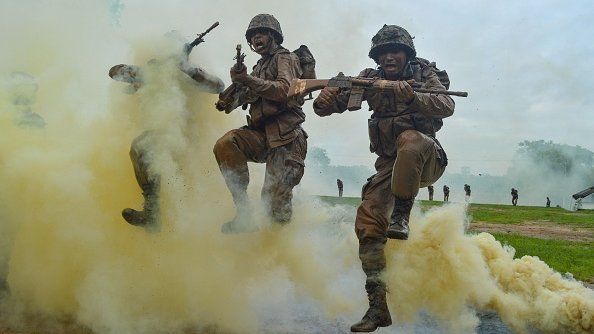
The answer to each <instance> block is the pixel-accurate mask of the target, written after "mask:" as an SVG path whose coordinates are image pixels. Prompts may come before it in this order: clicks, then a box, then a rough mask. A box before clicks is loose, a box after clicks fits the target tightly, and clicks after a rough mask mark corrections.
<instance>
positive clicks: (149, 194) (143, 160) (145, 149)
mask: <svg viewBox="0 0 594 334" xmlns="http://www.w3.org/2000/svg"><path fill="white" fill-rule="evenodd" d="M154 136H155V134H154V133H153V132H151V131H145V132H143V133H142V134H141V135H140V136H138V137H136V138H135V139H134V141H132V147H131V148H130V160H131V161H132V166H133V167H134V175H135V176H136V181H137V182H138V185H139V186H140V188H141V189H142V195H143V197H144V204H143V210H142V211H137V210H134V209H131V208H126V209H124V210H122V217H124V219H125V220H126V221H127V222H128V223H130V224H132V225H136V226H147V227H148V226H156V225H157V223H158V221H159V189H160V176H159V175H158V174H157V173H156V172H155V171H153V170H151V168H150V164H151V160H152V157H151V152H150V149H149V148H150V147H151V145H152V143H151V141H152V140H154V138H153V137H154Z"/></svg>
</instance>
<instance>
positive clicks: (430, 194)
mask: <svg viewBox="0 0 594 334" xmlns="http://www.w3.org/2000/svg"><path fill="white" fill-rule="evenodd" d="M427 190H428V191H429V200H430V201H432V200H433V186H427Z"/></svg>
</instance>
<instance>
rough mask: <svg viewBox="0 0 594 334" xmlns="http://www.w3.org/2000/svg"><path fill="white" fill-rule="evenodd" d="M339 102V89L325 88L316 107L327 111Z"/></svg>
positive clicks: (317, 100)
mask: <svg viewBox="0 0 594 334" xmlns="http://www.w3.org/2000/svg"><path fill="white" fill-rule="evenodd" d="M337 101H338V88H337V87H324V89H322V91H321V92H320V94H319V95H318V97H317V98H316V99H315V101H314V105H315V106H316V107H318V108H320V109H326V108H329V107H331V106H333V105H334V104H336V102H337Z"/></svg>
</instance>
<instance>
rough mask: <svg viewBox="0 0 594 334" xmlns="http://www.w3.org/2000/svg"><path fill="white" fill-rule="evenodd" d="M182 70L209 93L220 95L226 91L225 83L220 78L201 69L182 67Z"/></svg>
mask: <svg viewBox="0 0 594 334" xmlns="http://www.w3.org/2000/svg"><path fill="white" fill-rule="evenodd" d="M180 70H181V71H182V72H184V73H185V74H187V75H188V76H189V77H190V78H192V80H194V82H195V83H196V84H197V85H198V86H199V87H200V88H201V89H202V90H204V91H206V92H207V93H212V94H218V93H221V92H222V91H223V90H225V83H223V80H221V79H220V78H219V77H217V76H215V75H212V74H210V73H208V72H206V71H204V70H203V69H201V68H200V67H191V66H181V67H180Z"/></svg>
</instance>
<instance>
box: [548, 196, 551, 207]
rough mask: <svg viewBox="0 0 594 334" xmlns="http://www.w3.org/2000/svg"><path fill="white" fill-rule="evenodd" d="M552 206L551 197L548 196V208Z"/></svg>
mask: <svg viewBox="0 0 594 334" xmlns="http://www.w3.org/2000/svg"><path fill="white" fill-rule="evenodd" d="M550 207H551V199H550V198H548V197H547V208H550Z"/></svg>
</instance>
